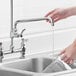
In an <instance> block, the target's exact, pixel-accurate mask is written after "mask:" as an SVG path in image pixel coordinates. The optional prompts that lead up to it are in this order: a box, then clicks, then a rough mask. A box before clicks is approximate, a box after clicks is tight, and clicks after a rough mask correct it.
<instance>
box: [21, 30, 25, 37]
mask: <svg viewBox="0 0 76 76" xmlns="http://www.w3.org/2000/svg"><path fill="white" fill-rule="evenodd" d="M25 30H26V29H23V30H22V31H21V33H20V37H23V35H22V34H23V32H24V31H25Z"/></svg>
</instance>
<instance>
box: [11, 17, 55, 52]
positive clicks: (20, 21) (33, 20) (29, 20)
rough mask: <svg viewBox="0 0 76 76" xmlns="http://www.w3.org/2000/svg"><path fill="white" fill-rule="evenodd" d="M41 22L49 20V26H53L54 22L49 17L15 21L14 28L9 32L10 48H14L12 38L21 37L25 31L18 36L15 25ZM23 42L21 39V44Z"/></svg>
mask: <svg viewBox="0 0 76 76" xmlns="http://www.w3.org/2000/svg"><path fill="white" fill-rule="evenodd" d="M43 20H49V21H50V22H51V23H50V24H51V26H54V22H53V20H52V18H50V17H44V18H32V19H24V20H17V21H16V22H15V24H14V28H13V29H11V30H12V31H11V47H12V48H14V46H13V39H14V38H19V37H22V33H23V32H24V31H25V29H23V30H22V32H21V34H18V32H17V25H18V24H19V23H26V22H35V21H43ZM23 41H24V40H23V39H22V42H23ZM22 49H24V45H23V48H22ZM11 52H12V53H13V50H12V51H11ZM22 53H24V52H23V50H22Z"/></svg>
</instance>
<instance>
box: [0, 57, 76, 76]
mask: <svg viewBox="0 0 76 76" xmlns="http://www.w3.org/2000/svg"><path fill="white" fill-rule="evenodd" d="M53 60H54V59H52V58H50V57H35V58H31V59H20V60H16V61H12V62H8V63H3V64H1V66H0V76H35V75H36V74H37V75H38V74H40V73H41V74H44V73H42V71H43V70H44V69H45V68H46V67H47V66H48V65H49V64H50V63H51V62H52V61H53ZM71 68H76V66H75V65H71ZM50 74H51V73H50Z"/></svg>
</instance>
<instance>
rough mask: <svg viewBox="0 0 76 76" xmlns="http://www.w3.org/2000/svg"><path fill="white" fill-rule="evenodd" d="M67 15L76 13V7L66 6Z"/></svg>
mask: <svg viewBox="0 0 76 76" xmlns="http://www.w3.org/2000/svg"><path fill="white" fill-rule="evenodd" d="M67 11H68V14H69V16H73V15H76V7H70V8H67Z"/></svg>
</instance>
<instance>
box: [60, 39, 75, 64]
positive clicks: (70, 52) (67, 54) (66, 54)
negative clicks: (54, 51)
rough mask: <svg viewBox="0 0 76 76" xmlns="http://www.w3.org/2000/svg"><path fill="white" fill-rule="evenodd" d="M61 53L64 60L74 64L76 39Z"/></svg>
mask: <svg viewBox="0 0 76 76" xmlns="http://www.w3.org/2000/svg"><path fill="white" fill-rule="evenodd" d="M60 55H62V58H61V59H62V60H63V61H64V62H66V63H68V64H72V63H73V61H74V59H76V40H75V41H74V42H73V43H72V44H71V45H69V46H68V47H67V48H65V49H64V50H63V51H62V52H61V53H60Z"/></svg>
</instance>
